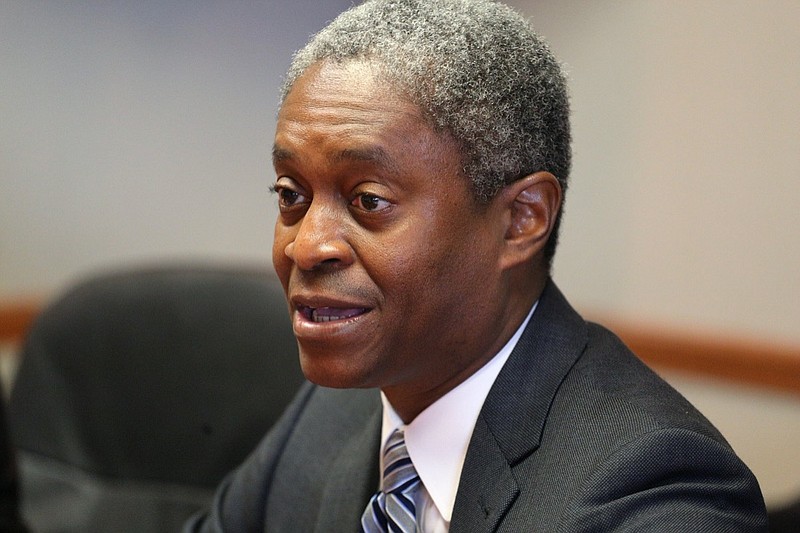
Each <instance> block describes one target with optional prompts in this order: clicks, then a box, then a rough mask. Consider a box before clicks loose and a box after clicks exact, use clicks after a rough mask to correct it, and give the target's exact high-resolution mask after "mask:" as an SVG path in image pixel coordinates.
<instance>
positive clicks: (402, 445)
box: [361, 429, 419, 533]
mask: <svg viewBox="0 0 800 533" xmlns="http://www.w3.org/2000/svg"><path fill="white" fill-rule="evenodd" d="M383 465H384V467H383V481H382V483H381V490H380V492H378V493H377V494H375V495H374V496H373V497H372V499H371V500H370V501H369V504H368V505H367V508H366V509H365V510H364V514H363V515H362V516H361V530H362V531H363V532H364V533H377V532H381V533H383V532H389V533H414V532H415V531H416V530H417V520H416V509H415V507H414V499H413V496H414V490H416V488H417V487H418V486H419V476H418V475H417V471H416V470H414V465H413V464H412V463H411V458H410V457H409V456H408V451H407V450H406V441H405V438H404V436H403V430H402V429H396V430H395V431H394V433H392V434H391V436H390V437H389V440H388V441H386V446H384V448H383Z"/></svg>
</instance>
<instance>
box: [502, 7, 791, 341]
mask: <svg viewBox="0 0 800 533" xmlns="http://www.w3.org/2000/svg"><path fill="white" fill-rule="evenodd" d="M511 3H512V4H514V5H515V6H516V7H517V8H519V9H520V10H521V11H523V12H524V13H525V14H527V15H529V16H530V17H531V19H532V21H533V24H534V27H536V28H537V29H538V30H539V31H540V32H541V33H542V34H543V35H544V36H545V37H546V38H547V39H548V40H549V42H550V43H551V45H552V48H553V49H554V51H555V52H556V54H557V55H558V56H559V57H560V59H561V60H562V61H564V62H565V63H566V64H567V68H568V71H569V73H570V78H571V88H572V103H573V111H574V113H573V116H574V154H575V155H574V157H575V164H574V169H573V176H572V189H571V190H570V192H569V194H568V197H567V209H566V219H565V227H564V233H563V242H562V247H561V248H560V250H559V255H558V257H557V260H556V265H555V266H556V278H557V280H558V281H559V282H560V284H561V285H562V288H563V289H565V291H566V292H567V293H568V294H571V295H572V296H573V299H574V300H575V301H576V302H577V303H578V304H580V305H581V306H582V307H584V308H593V309H598V310H601V311H603V312H605V313H611V314H617V315H621V316H623V317H628V318H634V319H636V320H646V321H651V322H656V323H659V324H668V325H671V326H676V327H680V328H686V329H699V330H702V331H708V332H718V333H719V334H721V335H735V336H741V337H755V338H768V339H770V340H773V341H776V342H785V343H788V344H792V345H794V346H798V345H800V328H798V327H797V325H798V323H800V298H798V295H800V238H799V237H798V228H800V210H798V209H797V205H800V179H798V178H799V177H800V130H798V124H800V69H798V68H797V65H798V64H800V32H798V31H797V21H798V20H800V3H798V2H796V1H794V0H786V1H777V0H770V1H767V2H760V1H755V0H751V1H744V0H734V1H728V0H705V1H703V2H691V1H672V0H653V1H648V2H638V1H620V2H587V1H575V0H566V1H564V0H544V1H534V0H516V1H514V2H511ZM798 355H799V356H800V354H798Z"/></svg>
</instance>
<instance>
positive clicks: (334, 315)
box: [297, 305, 369, 322]
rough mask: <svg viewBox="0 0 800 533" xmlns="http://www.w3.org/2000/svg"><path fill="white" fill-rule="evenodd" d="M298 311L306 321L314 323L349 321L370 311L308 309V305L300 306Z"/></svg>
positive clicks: (363, 309) (354, 308) (338, 308)
mask: <svg viewBox="0 0 800 533" xmlns="http://www.w3.org/2000/svg"><path fill="white" fill-rule="evenodd" d="M297 311H298V312H299V313H300V314H301V315H302V316H303V317H304V318H305V319H307V320H310V321H312V322H333V321H336V320H347V319H348V318H354V317H357V316H359V315H363V314H364V313H366V312H367V311H369V309H367V308H366V307H353V308H341V307H308V306H306V305H300V306H298V307H297Z"/></svg>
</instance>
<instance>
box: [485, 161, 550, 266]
mask: <svg viewBox="0 0 800 533" xmlns="http://www.w3.org/2000/svg"><path fill="white" fill-rule="evenodd" d="M497 199H498V200H499V201H501V202H502V208H503V209H504V213H505V217H504V220H505V221H506V226H505V240H504V252H503V254H502V256H501V258H500V260H501V268H504V269H509V268H512V267H515V266H517V265H521V264H524V263H530V262H531V260H532V259H533V258H534V257H536V256H537V255H539V254H541V253H542V251H543V249H544V246H545V244H546V243H547V239H548V238H549V237H550V233H551V232H552V231H553V226H554V225H555V222H556V217H557V216H558V211H559V209H560V208H561V185H560V184H559V183H558V180H557V179H556V177H555V176H553V175H552V174H551V173H549V172H536V173H535V174H530V175H528V176H525V177H524V178H521V179H519V180H517V181H515V182H513V183H511V184H509V185H507V186H506V187H505V188H504V189H503V190H502V191H501V192H500V194H499V195H498V198H497Z"/></svg>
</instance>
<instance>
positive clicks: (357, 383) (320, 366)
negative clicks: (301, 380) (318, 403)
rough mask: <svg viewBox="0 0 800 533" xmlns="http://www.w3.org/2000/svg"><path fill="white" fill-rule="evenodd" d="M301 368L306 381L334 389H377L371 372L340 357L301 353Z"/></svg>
mask: <svg viewBox="0 0 800 533" xmlns="http://www.w3.org/2000/svg"><path fill="white" fill-rule="evenodd" d="M300 368H301V369H302V370H303V374H304V375H305V377H306V379H307V380H308V381H310V382H312V383H316V384H317V385H320V386H322V387H330V388H332V389H367V388H373V387H377V386H378V385H377V384H374V383H372V382H371V381H372V380H370V379H369V372H367V371H365V370H364V369H363V368H358V367H356V366H355V365H352V364H347V363H346V362H345V361H343V360H342V358H340V357H332V356H330V355H328V356H319V355H318V354H308V353H306V352H304V351H303V350H302V349H301V351H300Z"/></svg>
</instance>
